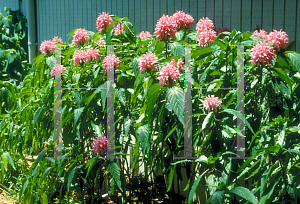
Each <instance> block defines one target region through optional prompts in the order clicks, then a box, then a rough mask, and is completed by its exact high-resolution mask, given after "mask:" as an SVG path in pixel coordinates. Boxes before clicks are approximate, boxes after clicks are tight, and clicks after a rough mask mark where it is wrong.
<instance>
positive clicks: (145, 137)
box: [137, 124, 150, 158]
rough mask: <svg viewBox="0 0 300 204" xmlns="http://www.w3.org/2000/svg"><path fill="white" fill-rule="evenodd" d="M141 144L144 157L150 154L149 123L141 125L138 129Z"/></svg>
mask: <svg viewBox="0 0 300 204" xmlns="http://www.w3.org/2000/svg"><path fill="white" fill-rule="evenodd" d="M137 134H138V138H139V141H140V145H141V147H142V151H143V158H144V157H145V155H148V154H149V149H150V143H149V126H148V124H146V125H143V126H140V127H139V128H138V130H137Z"/></svg>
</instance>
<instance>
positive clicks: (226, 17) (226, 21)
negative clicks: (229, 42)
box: [223, 0, 232, 30]
mask: <svg viewBox="0 0 300 204" xmlns="http://www.w3.org/2000/svg"><path fill="white" fill-rule="evenodd" d="M231 3H232V2H231V0H228V1H224V2H223V26H224V27H226V28H228V30H231V29H232V28H231Z"/></svg>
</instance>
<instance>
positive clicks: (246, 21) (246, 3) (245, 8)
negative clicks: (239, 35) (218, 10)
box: [241, 0, 252, 32]
mask: <svg viewBox="0 0 300 204" xmlns="http://www.w3.org/2000/svg"><path fill="white" fill-rule="evenodd" d="M241 22H242V23H241V24H242V26H241V27H242V28H241V29H242V30H241V31H242V32H247V31H250V32H252V30H251V0H243V1H242V21H241Z"/></svg>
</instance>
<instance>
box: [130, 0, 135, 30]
mask: <svg viewBox="0 0 300 204" xmlns="http://www.w3.org/2000/svg"><path fill="white" fill-rule="evenodd" d="M134 2H135V0H131V1H130V2H129V8H128V18H129V21H130V22H131V23H132V24H133V25H135V22H134Z"/></svg>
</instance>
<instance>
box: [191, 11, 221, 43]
mask: <svg viewBox="0 0 300 204" xmlns="http://www.w3.org/2000/svg"><path fill="white" fill-rule="evenodd" d="M214 28H215V26H214V24H213V22H212V20H210V19H209V18H207V17H206V18H204V17H203V18H202V19H200V20H199V21H198V23H197V24H196V31H197V35H198V45H201V46H208V45H209V44H210V42H208V41H214V40H215V39H216V38H217V34H216V31H214V30H213V29H214Z"/></svg>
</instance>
